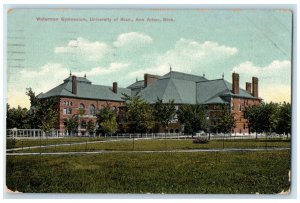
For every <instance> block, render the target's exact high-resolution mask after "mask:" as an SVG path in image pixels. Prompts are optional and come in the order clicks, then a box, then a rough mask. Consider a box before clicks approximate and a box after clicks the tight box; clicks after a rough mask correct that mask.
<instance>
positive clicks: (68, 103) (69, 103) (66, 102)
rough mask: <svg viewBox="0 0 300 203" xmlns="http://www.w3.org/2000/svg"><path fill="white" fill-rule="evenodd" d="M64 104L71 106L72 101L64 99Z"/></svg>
mask: <svg viewBox="0 0 300 203" xmlns="http://www.w3.org/2000/svg"><path fill="white" fill-rule="evenodd" d="M64 105H65V106H72V102H71V101H64Z"/></svg>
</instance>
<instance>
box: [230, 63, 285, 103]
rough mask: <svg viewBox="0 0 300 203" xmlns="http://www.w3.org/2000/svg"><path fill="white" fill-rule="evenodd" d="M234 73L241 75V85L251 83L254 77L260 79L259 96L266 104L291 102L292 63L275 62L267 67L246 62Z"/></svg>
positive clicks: (234, 69) (235, 69) (235, 68)
mask: <svg viewBox="0 0 300 203" xmlns="http://www.w3.org/2000/svg"><path fill="white" fill-rule="evenodd" d="M232 72H236V73H239V75H240V85H241V84H244V83H245V82H246V81H250V82H251V78H252V76H256V77H258V79H259V86H258V88H259V90H258V91H259V96H260V97H262V98H263V99H264V101H266V102H270V101H273V102H283V101H288V102H290V101H291V62H290V61H288V60H283V61H279V60H274V61H272V62H271V63H270V64H268V65H266V66H256V65H254V64H253V62H250V61H246V62H243V63H241V64H239V65H238V66H236V67H234V68H233V69H232ZM242 87H243V86H242Z"/></svg>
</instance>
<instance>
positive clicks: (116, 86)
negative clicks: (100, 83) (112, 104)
mask: <svg viewBox="0 0 300 203" xmlns="http://www.w3.org/2000/svg"><path fill="white" fill-rule="evenodd" d="M112 91H113V92H114V93H116V94H117V92H118V83H117V82H113V88H112Z"/></svg>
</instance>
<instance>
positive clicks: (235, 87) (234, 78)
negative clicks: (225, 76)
mask: <svg viewBox="0 0 300 203" xmlns="http://www.w3.org/2000/svg"><path fill="white" fill-rule="evenodd" d="M239 86H240V85H239V74H237V73H232V92H233V94H239V89H240V87H239Z"/></svg>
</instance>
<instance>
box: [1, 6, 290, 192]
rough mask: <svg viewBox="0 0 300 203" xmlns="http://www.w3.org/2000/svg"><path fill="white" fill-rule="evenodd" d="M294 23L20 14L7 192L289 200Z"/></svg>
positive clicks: (196, 16)
mask: <svg viewBox="0 0 300 203" xmlns="http://www.w3.org/2000/svg"><path fill="white" fill-rule="evenodd" d="M292 18H293V12H292V11H291V10H284V9H253V10H252V9H223V10H222V9H199V8H198V9H175V8H161V9H158V8H152V9H151V8H148V9H129V8H127V9H116V8H115V9H113V8H112V9H101V8H95V9H79V8H77V9H76V8H72V9H29V8H25V9H19V8H17V9H9V10H8V11H7V39H6V47H7V50H6V53H7V59H6V60H7V101H6V103H7V109H6V115H7V118H6V133H7V134H6V160H7V161H6V186H7V191H10V192H21V193H88V194H91V193H93V194H95V193H96V194H107V193H109V194H166V195H168V194H289V193H290V190H291V187H290V186H291V179H290V174H291V138H292V137H293V135H292V134H291V117H292V116H291V82H292V81H291V80H292V78H291V73H292V44H293V41H292V32H293V24H292Z"/></svg>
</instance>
